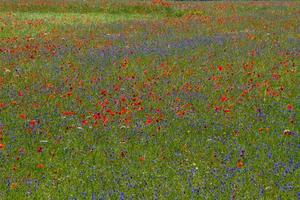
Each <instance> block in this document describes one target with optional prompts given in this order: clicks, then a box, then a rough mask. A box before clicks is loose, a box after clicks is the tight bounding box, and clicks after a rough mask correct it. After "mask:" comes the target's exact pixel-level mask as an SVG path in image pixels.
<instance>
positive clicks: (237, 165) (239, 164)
mask: <svg viewBox="0 0 300 200" xmlns="http://www.w3.org/2000/svg"><path fill="white" fill-rule="evenodd" d="M236 167H237V168H239V169H241V168H243V167H244V163H243V161H242V160H239V161H238V162H237V163H236Z"/></svg>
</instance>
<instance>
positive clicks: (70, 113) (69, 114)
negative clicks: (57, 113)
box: [62, 111, 75, 116]
mask: <svg viewBox="0 0 300 200" xmlns="http://www.w3.org/2000/svg"><path fill="white" fill-rule="evenodd" d="M62 114H63V115H64V116H71V115H74V114H75V112H72V111H64V112H62Z"/></svg>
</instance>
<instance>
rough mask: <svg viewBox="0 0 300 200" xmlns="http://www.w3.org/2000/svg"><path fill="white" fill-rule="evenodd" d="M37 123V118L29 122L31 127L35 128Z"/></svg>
mask: <svg viewBox="0 0 300 200" xmlns="http://www.w3.org/2000/svg"><path fill="white" fill-rule="evenodd" d="M35 125H36V120H34V119H33V120H30V122H29V126H30V127H31V128H34V127H35Z"/></svg>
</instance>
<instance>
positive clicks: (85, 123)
mask: <svg viewBox="0 0 300 200" xmlns="http://www.w3.org/2000/svg"><path fill="white" fill-rule="evenodd" d="M88 123H89V122H88V120H82V121H81V124H82V126H86V125H87V124H88Z"/></svg>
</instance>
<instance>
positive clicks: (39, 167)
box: [36, 164, 45, 169]
mask: <svg viewBox="0 0 300 200" xmlns="http://www.w3.org/2000/svg"><path fill="white" fill-rule="evenodd" d="M36 168H38V169H43V168H45V165H44V164H37V165H36Z"/></svg>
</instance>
